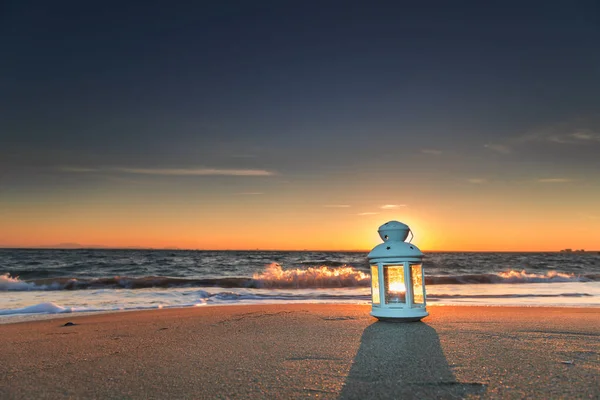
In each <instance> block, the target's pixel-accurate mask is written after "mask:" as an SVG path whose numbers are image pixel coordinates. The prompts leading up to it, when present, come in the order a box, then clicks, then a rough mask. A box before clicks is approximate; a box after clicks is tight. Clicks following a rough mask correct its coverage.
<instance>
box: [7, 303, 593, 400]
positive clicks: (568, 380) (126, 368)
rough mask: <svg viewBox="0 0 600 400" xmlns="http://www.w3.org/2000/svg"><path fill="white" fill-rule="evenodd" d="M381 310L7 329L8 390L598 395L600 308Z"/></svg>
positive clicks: (120, 317)
mask: <svg viewBox="0 0 600 400" xmlns="http://www.w3.org/2000/svg"><path fill="white" fill-rule="evenodd" d="M369 310H370V306H361V305H327V304H319V305H317V304H294V305H260V306H254V305H253V306H223V307H205V308H200V307H196V308H188V309H168V310H153V311H139V312H124V313H113V314H102V315H91V316H75V315H69V316H65V317H61V318H57V319H51V320H44V321H33V322H24V323H15V324H6V325H0V335H1V336H2V340H3V345H4V346H3V352H2V362H1V363H0V388H1V391H0V397H1V398H3V399H32V398H47V399H54V398H119V399H122V398H132V399H145V398H150V399H161V398H197V399H202V398H207V399H209V398H246V399H247V398H281V399H287V398H327V399H337V398H341V399H366V398H449V399H452V398H590V399H597V398H599V397H600V378H599V376H600V324H599V323H598V321H600V309H597V308H546V307H531V308H525V307H430V308H429V311H430V314H431V315H430V316H429V317H428V318H426V319H425V320H423V322H422V323H410V324H393V323H382V322H377V321H376V320H375V319H374V318H372V317H370V316H369ZM68 322H72V323H73V324H74V325H70V324H69V325H68V326H64V325H65V324H66V323H68Z"/></svg>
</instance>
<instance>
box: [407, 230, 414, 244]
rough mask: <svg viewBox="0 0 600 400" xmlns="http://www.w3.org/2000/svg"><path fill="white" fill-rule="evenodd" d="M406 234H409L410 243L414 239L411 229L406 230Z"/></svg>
mask: <svg viewBox="0 0 600 400" xmlns="http://www.w3.org/2000/svg"><path fill="white" fill-rule="evenodd" d="M408 233H410V240H409V241H408V243H410V242H412V240H413V239H414V238H415V235H414V234H413V233H412V230H411V229H409V230H408Z"/></svg>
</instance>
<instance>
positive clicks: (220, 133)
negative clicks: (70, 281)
mask: <svg viewBox="0 0 600 400" xmlns="http://www.w3.org/2000/svg"><path fill="white" fill-rule="evenodd" d="M188 3H189V4H188ZM194 3H196V4H194ZM484 3H486V4H484ZM487 3H490V4H487ZM599 43H600V4H599V3H598V2H594V1H552V2H548V1H546V2H511V1H502V2H478V1H469V2H467V1H453V2H447V1H439V2H438V1H426V2H397V1H374V2H373V1H350V0H349V1H333V0H331V1H312V0H306V1H296V0H290V1H219V2H164V1H162V2H159V1H143V2H141V1H140V2H135V1H131V2H116V1H103V2H93V3H90V2H81V1H56V2H47V1H27V0H23V1H21V0H19V1H14V0H12V1H11V0H8V1H5V2H3V3H2V5H0V54H2V56H1V60H0V246H5V247H36V246H54V245H57V244H64V243H78V244H81V245H84V246H93V245H103V246H109V247H153V248H190V249H282V250H284V249H285V250H288V249H293V250H303V249H319V250H321V249H330V250H367V249H370V248H372V247H374V246H375V245H377V244H378V242H379V238H378V235H377V228H378V227H379V226H380V225H381V224H383V223H385V222H387V221H389V220H399V221H402V222H404V223H406V224H408V225H409V226H410V227H411V228H412V230H413V232H414V235H415V238H414V240H413V243H415V244H416V245H417V246H419V247H420V248H422V249H424V250H440V251H442V250H451V251H467V250H473V251H558V250H560V249H563V248H573V249H579V248H583V249H588V250H592V249H593V250H600V206H599V205H600V156H599V155H600V95H598V94H599V93H600V51H599V45H598V44H599Z"/></svg>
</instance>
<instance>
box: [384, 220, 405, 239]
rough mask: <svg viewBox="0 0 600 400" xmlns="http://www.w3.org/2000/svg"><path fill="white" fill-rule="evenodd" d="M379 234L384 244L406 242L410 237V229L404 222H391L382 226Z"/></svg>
mask: <svg viewBox="0 0 600 400" xmlns="http://www.w3.org/2000/svg"><path fill="white" fill-rule="evenodd" d="M377 232H379V237H381V240H383V241H384V242H388V241H391V242H404V241H405V240H406V238H407V237H408V232H410V228H409V227H408V225H406V224H403V223H402V222H398V221H390V222H386V223H385V224H383V225H381V226H380V227H379V229H378V230H377Z"/></svg>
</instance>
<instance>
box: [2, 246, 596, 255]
mask: <svg viewBox="0 0 600 400" xmlns="http://www.w3.org/2000/svg"><path fill="white" fill-rule="evenodd" d="M0 250H154V251H214V252H217V251H266V252H283V251H288V252H312V251H314V252H317V251H320V252H323V251H325V252H332V253H335V252H339V253H368V252H370V251H371V250H372V249H364V250H363V249H271V248H266V249H261V248H253V249H235V248H232V249H209V248H207V249H203V248H180V247H144V246H127V247H111V246H102V245H89V246H85V245H80V246H71V247H67V246H60V245H50V246H17V247H15V246H4V245H0ZM566 250H569V251H566ZM421 251H423V252H427V253H568V254H570V253H600V250H586V249H577V248H575V249H560V250H426V249H421Z"/></svg>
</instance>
